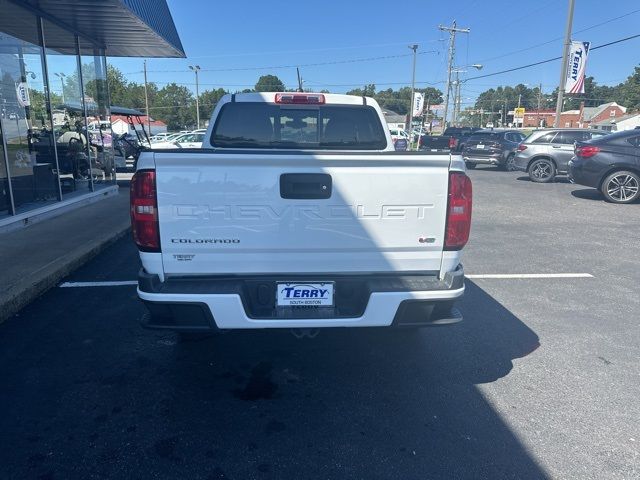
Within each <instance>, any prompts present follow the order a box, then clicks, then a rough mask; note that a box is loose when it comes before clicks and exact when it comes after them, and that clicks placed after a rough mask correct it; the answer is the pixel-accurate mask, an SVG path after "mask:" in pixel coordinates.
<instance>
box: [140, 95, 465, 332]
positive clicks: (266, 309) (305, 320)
mask: <svg viewBox="0 0 640 480" xmlns="http://www.w3.org/2000/svg"><path fill="white" fill-rule="evenodd" d="M131 218H132V227H133V236H134V239H135V242H136V244H137V246H138V249H139V251H140V259H141V261H142V269H141V271H140V274H139V283H138V295H139V296H140V298H141V299H142V300H143V301H144V303H145V304H146V305H147V307H148V309H149V312H150V315H147V316H146V320H145V324H146V325H147V326H149V327H152V328H168V329H173V330H178V331H187V332H194V331H214V330H218V329H258V328H291V329H313V331H315V329H317V328H321V327H379V326H404V327H418V326H427V325H442V324H448V323H455V322H457V321H460V320H461V319H462V316H461V314H460V312H459V311H458V310H457V309H456V308H454V301H455V300H456V299H458V298H460V296H461V295H462V294H463V292H464V272H463V269H462V265H461V264H460V254H461V250H462V248H463V247H464V245H465V244H466V242H467V240H468V237H469V230H470V223H471V181H470V180H469V178H468V177H467V176H466V175H465V166H464V162H463V161H462V158H461V157H460V156H459V155H452V154H449V153H446V154H443V153H431V152H424V153H423V152H396V151H394V148H393V143H392V141H391V137H390V135H389V130H388V129H387V128H386V124H385V121H384V117H383V115H382V112H381V110H380V108H379V106H378V104H377V103H376V101H375V100H373V99H372V98H368V97H355V96H348V95H333V94H311V93H249V94H237V95H227V96H225V97H224V98H222V100H221V101H220V102H219V103H218V105H217V107H216V109H215V111H214V112H213V116H212V118H211V123H210V126H209V129H208V131H207V133H206V135H205V140H204V143H203V145H202V148H201V149H176V150H164V151H161V152H160V151H156V152H144V153H142V155H141V156H140V158H139V160H138V164H137V172H136V173H135V175H134V177H133V179H132V181H131ZM310 331H311V330H310Z"/></svg>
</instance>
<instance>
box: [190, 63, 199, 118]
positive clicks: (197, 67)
mask: <svg viewBox="0 0 640 480" xmlns="http://www.w3.org/2000/svg"><path fill="white" fill-rule="evenodd" d="M189 68H190V69H191V70H193V72H194V73H195V74H196V124H197V125H198V126H197V127H196V128H200V84H199V83H198V72H199V71H200V65H189Z"/></svg>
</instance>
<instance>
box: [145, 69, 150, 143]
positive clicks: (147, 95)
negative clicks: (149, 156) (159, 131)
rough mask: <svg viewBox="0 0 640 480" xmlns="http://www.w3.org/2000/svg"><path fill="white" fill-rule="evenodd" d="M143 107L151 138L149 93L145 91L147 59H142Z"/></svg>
mask: <svg viewBox="0 0 640 480" xmlns="http://www.w3.org/2000/svg"><path fill="white" fill-rule="evenodd" d="M144 108H145V112H144V113H146V114H147V130H148V131H149V138H151V115H149V94H148V93H147V60H146V59H145V61H144Z"/></svg>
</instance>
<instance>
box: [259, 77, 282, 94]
mask: <svg viewBox="0 0 640 480" xmlns="http://www.w3.org/2000/svg"><path fill="white" fill-rule="evenodd" d="M255 91H256V92H284V83H282V80H280V79H279V78H278V77H276V76H275V75H263V76H261V77H260V78H259V79H258V83H256V86H255Z"/></svg>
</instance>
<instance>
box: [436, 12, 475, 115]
mask: <svg viewBox="0 0 640 480" xmlns="http://www.w3.org/2000/svg"><path fill="white" fill-rule="evenodd" d="M438 28H439V29H440V30H442V31H443V32H449V62H448V66H447V86H446V92H445V99H444V117H443V119H442V123H443V124H444V125H443V128H446V126H447V113H448V110H449V94H450V91H451V70H452V69H453V59H454V57H455V53H456V33H469V32H470V31H471V29H469V28H458V24H457V23H456V21H455V20H454V21H453V24H452V25H451V26H450V27H445V26H444V25H438Z"/></svg>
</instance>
